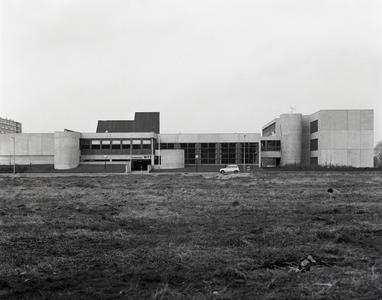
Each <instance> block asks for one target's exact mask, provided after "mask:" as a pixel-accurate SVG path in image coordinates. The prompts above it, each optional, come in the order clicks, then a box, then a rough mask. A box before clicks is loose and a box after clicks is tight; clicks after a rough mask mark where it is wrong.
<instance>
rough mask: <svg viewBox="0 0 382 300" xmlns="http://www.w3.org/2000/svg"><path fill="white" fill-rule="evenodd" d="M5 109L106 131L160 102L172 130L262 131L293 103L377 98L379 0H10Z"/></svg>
mask: <svg viewBox="0 0 382 300" xmlns="http://www.w3.org/2000/svg"><path fill="white" fill-rule="evenodd" d="M0 3H1V66H0V67H1V87H0V88H1V102H0V116H1V117H7V118H9V119H14V120H16V121H19V122H21V123H22V124H23V130H24V132H27V133H32V132H54V131H62V130H63V129H64V128H67V129H72V130H76V131H81V132H95V130H96V126H97V121H98V120H123V119H125V120H126V119H133V117H134V112H136V111H140V112H141V111H159V112H160V113H161V132H162V133H180V132H181V133H209V132H210V133H219V132H221V133H233V132H243V133H250V132H258V133H259V132H261V128H262V126H263V125H265V124H266V123H267V122H269V121H271V120H272V119H274V118H277V117H279V115H280V114H283V113H290V112H291V111H292V109H291V107H293V108H295V111H294V112H295V113H302V114H312V113H314V112H316V111H318V110H320V109H374V118H375V122H374V128H375V141H374V142H375V143H376V142H377V141H379V140H382V1H380V0H369V1H365V0H359V1H354V0H329V1H326V0H314V1H313V0H312V1H310V0H288V1H286V0H264V1H259V0H232V1H224V0H215V1H212V0H210V1H209V0H202V1H199V0H192V1H182V0H163V1H162V0H146V1H145V0H136V1H127V0H113V1H106V0H60V1H59V0H45V1H42V0H41V1H40V0H0Z"/></svg>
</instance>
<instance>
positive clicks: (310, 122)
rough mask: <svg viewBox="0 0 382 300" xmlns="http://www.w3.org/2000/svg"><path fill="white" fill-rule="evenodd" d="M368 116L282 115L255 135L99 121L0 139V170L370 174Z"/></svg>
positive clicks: (149, 117)
mask: <svg viewBox="0 0 382 300" xmlns="http://www.w3.org/2000/svg"><path fill="white" fill-rule="evenodd" d="M373 115H374V112H373V110H320V111H318V112H316V113H314V114H312V115H302V114H297V113H291V114H283V115H281V116H280V117H279V118H276V119H273V120H272V121H270V122H269V123H267V124H266V125H264V126H263V128H262V132H261V133H255V132H253V133H218V134H161V133H160V119H159V116H160V115H159V112H139V113H136V114H135V118H134V120H116V121H113V120H107V121H99V122H98V126H97V130H96V132H94V133H81V132H73V131H62V132H55V133H41V134H21V133H18V134H13V135H9V134H8V135H5V134H4V135H0V164H1V165H10V164H12V162H13V163H16V164H21V165H22V164H26V165H29V164H54V167H55V168H56V169H70V168H76V167H77V166H78V165H79V164H103V163H106V162H107V163H109V164H129V165H131V167H132V169H137V170H146V169H158V168H162V169H174V168H184V167H185V166H198V165H199V166H200V165H216V166H224V165H227V164H238V165H240V166H242V167H245V166H254V167H276V166H286V165H291V164H293V165H338V166H351V167H357V168H370V167H373V147H374V141H373V134H374V127H373V124H374V120H373Z"/></svg>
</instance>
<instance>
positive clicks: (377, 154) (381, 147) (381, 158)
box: [374, 141, 382, 168]
mask: <svg viewBox="0 0 382 300" xmlns="http://www.w3.org/2000/svg"><path fill="white" fill-rule="evenodd" d="M374 167H379V168H380V167H382V141H379V142H378V143H377V145H376V146H375V147H374Z"/></svg>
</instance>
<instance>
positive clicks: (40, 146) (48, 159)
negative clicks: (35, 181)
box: [0, 133, 54, 164]
mask: <svg viewBox="0 0 382 300" xmlns="http://www.w3.org/2000/svg"><path fill="white" fill-rule="evenodd" d="M12 137H14V141H15V144H13V143H14V141H13V139H12ZM53 138H54V135H53V134H52V133H28V134H26V133H19V134H15V135H10V134H1V135H0V156H1V157H0V164H9V157H10V156H12V157H13V154H15V160H16V164H52V163H53V155H54V152H53V151H52V147H53ZM13 148H14V150H15V153H13V151H14V150H13ZM12 162H13V158H12Z"/></svg>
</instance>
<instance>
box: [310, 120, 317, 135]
mask: <svg viewBox="0 0 382 300" xmlns="http://www.w3.org/2000/svg"><path fill="white" fill-rule="evenodd" d="M317 131H318V120H316V121H313V122H310V133H314V132H317Z"/></svg>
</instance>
